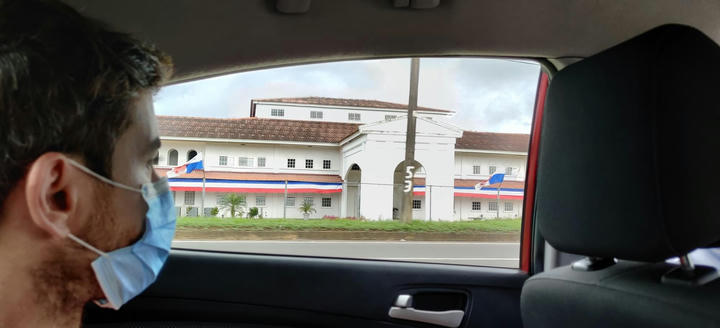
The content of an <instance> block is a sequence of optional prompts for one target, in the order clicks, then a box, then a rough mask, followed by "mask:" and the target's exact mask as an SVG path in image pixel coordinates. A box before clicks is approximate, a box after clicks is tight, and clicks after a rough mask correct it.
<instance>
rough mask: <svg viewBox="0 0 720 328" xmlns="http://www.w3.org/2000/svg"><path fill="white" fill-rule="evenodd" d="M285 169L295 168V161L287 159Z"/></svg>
mask: <svg viewBox="0 0 720 328" xmlns="http://www.w3.org/2000/svg"><path fill="white" fill-rule="evenodd" d="M287 167H288V168H294V167H295V159H294V158H288V163H287Z"/></svg>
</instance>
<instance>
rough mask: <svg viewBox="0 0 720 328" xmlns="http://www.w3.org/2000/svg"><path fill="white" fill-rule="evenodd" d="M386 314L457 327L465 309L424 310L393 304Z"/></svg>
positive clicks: (398, 317) (396, 317)
mask: <svg viewBox="0 0 720 328" xmlns="http://www.w3.org/2000/svg"><path fill="white" fill-rule="evenodd" d="M388 315H389V316H390V317H391V318H395V319H404V320H412V321H418V322H425V323H431V324H433V325H438V326H443V327H451V328H457V327H460V323H461V322H462V319H463V316H465V311H462V310H448V311H425V310H416V309H413V308H401V307H397V306H393V307H391V308H390V313H388Z"/></svg>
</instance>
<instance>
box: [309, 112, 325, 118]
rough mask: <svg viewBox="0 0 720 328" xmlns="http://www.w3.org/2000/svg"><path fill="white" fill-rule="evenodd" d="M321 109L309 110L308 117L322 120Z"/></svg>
mask: <svg viewBox="0 0 720 328" xmlns="http://www.w3.org/2000/svg"><path fill="white" fill-rule="evenodd" d="M323 116H324V115H323V111H321V110H311V111H310V119H312V120H322V119H323Z"/></svg>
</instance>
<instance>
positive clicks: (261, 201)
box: [255, 196, 265, 206]
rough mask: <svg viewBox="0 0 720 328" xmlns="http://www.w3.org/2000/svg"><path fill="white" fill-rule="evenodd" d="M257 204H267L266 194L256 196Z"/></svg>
mask: <svg viewBox="0 0 720 328" xmlns="http://www.w3.org/2000/svg"><path fill="white" fill-rule="evenodd" d="M255 206H265V196H255Z"/></svg>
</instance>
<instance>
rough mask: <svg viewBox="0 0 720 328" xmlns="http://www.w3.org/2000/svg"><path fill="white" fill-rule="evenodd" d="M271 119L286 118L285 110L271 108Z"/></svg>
mask: <svg viewBox="0 0 720 328" xmlns="http://www.w3.org/2000/svg"><path fill="white" fill-rule="evenodd" d="M270 117H285V109H284V108H270Z"/></svg>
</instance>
